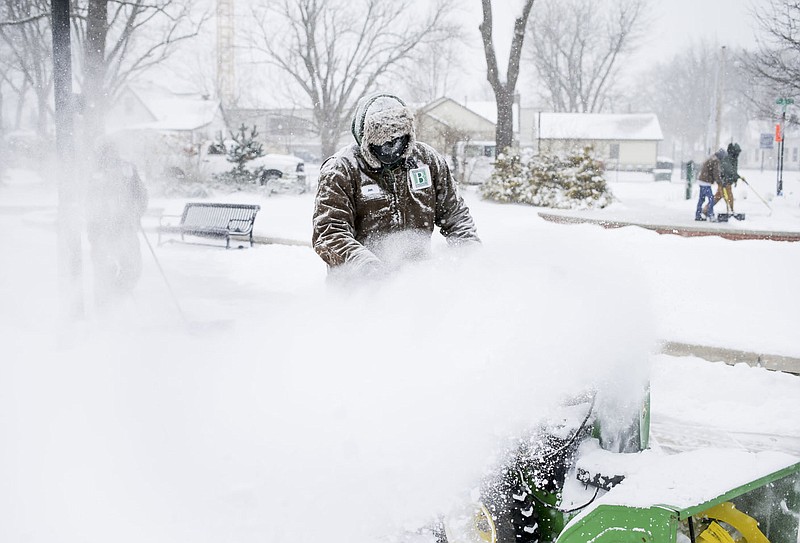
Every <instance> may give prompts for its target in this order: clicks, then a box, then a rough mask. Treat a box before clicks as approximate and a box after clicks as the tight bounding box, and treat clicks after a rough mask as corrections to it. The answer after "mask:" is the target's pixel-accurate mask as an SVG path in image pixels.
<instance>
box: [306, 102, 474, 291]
mask: <svg viewBox="0 0 800 543" xmlns="http://www.w3.org/2000/svg"><path fill="white" fill-rule="evenodd" d="M352 133H353V137H354V138H355V143H354V144H351V145H349V146H347V147H345V148H343V149H341V150H340V151H339V152H337V153H336V154H335V155H333V156H332V157H330V158H328V159H327V160H326V161H325V162H324V163H323V164H322V167H321V169H320V174H319V187H318V189H317V196H316V201H315V204H314V223H313V226H314V231H313V235H312V243H313V245H314V250H315V251H316V252H317V254H319V256H320V257H321V258H322V259H323V260H324V261H325V263H326V264H328V270H329V276H336V277H338V278H343V279H355V278H368V277H376V276H380V275H383V274H384V273H386V272H389V271H391V270H393V269H395V268H397V267H398V266H399V265H401V264H402V263H403V262H407V261H414V260H420V259H423V258H426V257H427V256H428V254H429V253H430V243H431V234H432V233H433V229H434V226H438V227H439V228H440V230H441V233H442V235H443V236H444V237H445V238H446V239H447V242H448V244H450V245H453V246H462V245H472V244H478V243H480V239H479V238H478V235H477V232H476V229H475V223H474V221H473V220H472V216H471V215H470V212H469V209H468V208H467V206H466V205H465V204H464V200H463V199H462V198H461V196H459V194H458V191H457V189H456V184H455V181H454V180H453V176H452V175H451V173H450V168H449V167H448V166H447V163H446V162H445V159H444V157H443V156H442V155H440V154H439V153H438V152H436V151H435V150H434V149H433V148H431V147H430V146H428V145H426V144H424V143H421V142H419V141H417V140H416V131H415V126H414V118H413V116H412V114H411V112H410V111H409V110H408V108H407V107H406V105H405V103H404V102H403V101H402V100H400V99H399V98H398V97H396V96H393V95H391V94H383V93H377V94H372V95H370V96H367V97H365V98H362V99H361V100H360V101H359V103H358V106H357V108H356V111H355V116H354V118H353V122H352Z"/></svg>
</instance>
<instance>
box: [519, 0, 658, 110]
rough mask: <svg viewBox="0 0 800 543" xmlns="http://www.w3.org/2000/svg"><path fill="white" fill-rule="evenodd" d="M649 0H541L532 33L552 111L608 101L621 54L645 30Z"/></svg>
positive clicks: (600, 105) (534, 53) (593, 106)
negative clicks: (644, 21)
mask: <svg viewBox="0 0 800 543" xmlns="http://www.w3.org/2000/svg"><path fill="white" fill-rule="evenodd" d="M647 3H648V0H621V1H620V2H618V3H616V2H615V3H613V4H612V5H609V4H608V3H603V2H598V1H597V0H542V6H541V9H540V10H537V12H536V15H534V21H533V25H532V26H531V27H530V30H529V33H530V35H531V38H532V44H531V48H530V49H531V52H532V55H531V56H532V60H533V65H534V66H535V68H536V73H537V75H538V79H539V81H540V82H541V84H542V85H543V87H544V93H543V98H544V99H545V100H546V102H547V103H548V104H549V105H550V107H551V108H552V109H553V111H567V112H582V113H594V112H599V111H602V110H604V109H608V108H609V107H610V97H611V93H612V89H613V86H614V80H615V76H616V75H617V71H618V69H619V67H620V60H621V59H622V58H623V57H624V55H625V54H626V53H627V52H629V51H630V50H631V48H632V46H633V44H634V43H635V39H636V38H637V37H638V35H639V34H640V33H641V32H640V31H639V30H638V28H641V27H642V26H643V25H642V19H643V18H644V15H645V12H646V8H647Z"/></svg>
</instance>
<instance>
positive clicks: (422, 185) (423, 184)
mask: <svg viewBox="0 0 800 543" xmlns="http://www.w3.org/2000/svg"><path fill="white" fill-rule="evenodd" d="M408 178H409V181H411V190H422V189H427V188H429V187H432V186H433V181H432V180H431V169H430V168H429V167H428V166H427V165H425V166H423V167H421V168H414V169H413V170H409V172H408Z"/></svg>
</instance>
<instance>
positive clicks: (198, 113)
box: [106, 86, 226, 145]
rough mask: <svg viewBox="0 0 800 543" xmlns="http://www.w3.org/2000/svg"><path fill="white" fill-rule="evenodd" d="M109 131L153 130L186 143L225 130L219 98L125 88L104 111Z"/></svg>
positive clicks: (195, 142)
mask: <svg viewBox="0 0 800 543" xmlns="http://www.w3.org/2000/svg"><path fill="white" fill-rule="evenodd" d="M106 125H107V126H106V127H107V129H108V131H109V132H112V133H113V132H121V131H125V132H130V131H134V132H139V133H156V134H159V135H162V136H166V137H170V138H173V139H175V140H180V141H182V142H185V143H186V144H189V145H196V144H199V143H200V142H203V141H206V140H209V139H214V138H215V137H217V134H218V133H220V132H221V131H222V132H224V131H225V129H226V123H225V119H224V116H223V112H222V108H221V107H220V102H219V100H216V99H211V98H209V97H207V96H201V95H198V94H172V93H167V92H162V91H155V90H148V91H144V90H138V89H135V88H133V87H130V86H129V87H126V88H125V89H123V91H122V92H121V93H120V96H119V98H118V99H117V100H116V101H115V102H114V104H112V106H111V108H110V109H109V112H108V114H107V122H106Z"/></svg>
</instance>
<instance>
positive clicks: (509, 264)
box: [0, 170, 800, 543]
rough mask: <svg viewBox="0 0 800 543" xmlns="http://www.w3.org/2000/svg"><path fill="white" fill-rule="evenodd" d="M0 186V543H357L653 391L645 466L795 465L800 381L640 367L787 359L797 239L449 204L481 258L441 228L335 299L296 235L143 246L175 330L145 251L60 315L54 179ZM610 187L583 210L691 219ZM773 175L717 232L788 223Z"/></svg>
mask: <svg viewBox="0 0 800 543" xmlns="http://www.w3.org/2000/svg"><path fill="white" fill-rule="evenodd" d="M743 173H744V174H745V175H746V177H747V178H748V181H750V182H751V183H752V184H753V186H754V187H755V188H756V190H758V191H759V193H760V194H761V195H762V196H764V197H765V198H767V197H768V195H769V183H770V177H769V176H768V175H767V173H766V172H765V174H763V175H759V174H758V173H757V172H743ZM772 176H773V177H772V181H773V183H774V174H772ZM3 181H4V182H3V183H2V184H0V259H2V260H0V261H1V262H2V264H0V301H2V305H0V336H2V337H0V435H1V436H3V445H2V447H0V511H3V513H2V514H0V541H31V542H40V541H41V542H50V541H56V540H58V541H66V542H72V541H76V542H78V541H81V542H100V541H103V542H106V541H115V542H125V541H148V542H162V541H163V542H181V543H183V542H192V543H194V542H222V541H236V542H249V541H270V542H283V541H286V542H290V541H320V540H324V541H331V542H336V541H349V542H360V541H365V542H366V541H374V540H375V538H376V537H379V536H385V535H386V534H387V533H390V532H391V531H392V530H394V529H399V527H403V526H408V525H413V524H414V523H421V522H424V520H425V519H427V518H430V516H431V515H432V514H436V513H438V512H440V511H442V510H443V509H445V508H447V507H448V506H450V505H452V503H453V501H454V500H457V499H461V498H463V496H464V493H465V492H468V491H469V489H470V488H473V487H474V485H475V483H476V481H477V480H478V478H479V477H480V474H481V473H482V470H484V469H485V468H486V467H487V465H488V464H489V463H490V462H491V459H492V457H493V455H494V454H496V453H497V449H498V447H499V446H501V445H502V444H503V443H504V440H505V439H506V438H508V436H511V435H514V434H515V433H516V432H518V431H519V430H520V429H521V428H525V427H527V426H529V425H530V424H533V423H535V422H536V421H537V420H539V418H540V417H542V416H544V415H546V414H547V413H548V411H549V410H550V407H551V406H553V405H555V404H557V403H558V402H559V401H560V400H561V399H562V398H563V397H564V396H565V395H568V394H571V393H574V392H575V391H576V390H580V389H581V388H583V387H587V386H596V387H601V388H603V389H605V390H609V391H611V392H616V393H618V394H619V395H621V396H624V395H625V394H627V393H628V392H629V391H632V390H636V388H637V387H638V386H640V385H641V384H642V383H644V382H646V381H647V380H648V379H649V381H650V382H651V386H652V407H653V432H654V437H655V439H656V441H657V442H658V441H659V440H661V441H663V443H664V446H665V448H669V449H687V448H696V447H707V446H709V445H712V446H720V447H723V448H730V449H742V448H744V449H747V450H772V449H775V450H781V451H784V452H789V453H792V454H794V455H796V456H800V378H798V377H795V376H791V375H787V374H780V373H773V372H768V371H766V370H763V369H758V368H751V367H747V366H743V365H740V366H734V367H731V366H726V365H724V364H712V363H708V362H705V361H702V360H699V359H695V358H675V357H669V356H665V355H661V354H658V345H659V342H660V341H664V340H671V341H684V342H690V343H698V344H704V345H711V346H723V347H729V348H735V349H742V350H749V351H757V352H763V353H770V354H781V355H786V356H794V357H800V340H798V336H797V330H798V325H799V324H800V319H799V318H798V311H797V308H798V307H800V282H798V278H797V270H800V246H798V244H793V243H787V242H766V241H728V240H724V239H720V238H715V237H708V238H681V237H678V236H660V235H658V234H655V233H654V232H651V231H648V230H644V229H641V228H636V227H630V228H622V229H618V230H603V229H601V228H599V227H596V226H592V225H574V226H565V225H558V224H553V223H549V222H546V221H544V220H542V219H540V218H539V217H538V215H537V213H536V211H537V210H536V209H533V208H530V207H524V206H515V205H498V204H494V203H490V202H485V201H481V200H480V199H479V198H478V196H477V195H476V194H475V193H474V192H471V191H467V192H465V198H466V199H467V201H468V203H469V205H470V208H471V209H472V211H473V214H474V216H475V220H476V223H477V224H478V229H479V234H480V235H481V236H482V238H483V240H484V247H483V248H482V249H481V250H479V251H476V252H472V253H467V254H459V253H453V252H451V251H449V250H448V249H447V248H446V247H445V245H444V243H443V242H442V241H441V240H440V239H438V238H437V239H436V240H435V249H436V251H435V257H434V258H433V259H432V260H431V261H428V262H423V263H419V264H415V265H410V266H408V267H407V268H406V269H404V270H402V271H401V272H400V273H398V274H397V275H396V276H394V277H391V278H389V279H388V280H387V281H386V282H384V283H381V284H369V285H365V286H364V288H361V289H358V290H356V291H351V292H344V291H341V290H338V289H335V288H330V287H328V286H326V283H325V273H326V272H325V267H324V265H323V264H322V262H321V260H320V259H319V258H318V257H317V256H316V255H315V254H314V252H313V250H312V249H311V248H310V247H308V246H302V245H298V246H288V245H259V246H256V247H254V248H253V249H245V250H230V251H225V250H224V248H220V247H219V246H218V245H217V246H214V245H188V244H179V243H174V244H173V243H170V244H165V245H162V246H160V247H155V251H156V254H157V257H158V259H159V262H160V263H161V265H162V266H163V269H164V271H165V272H166V275H167V277H168V280H169V283H170V285H171V287H172V289H173V291H174V294H175V297H176V301H177V303H178V304H180V306H181V308H182V311H183V312H184V313H185V315H186V316H187V318H188V320H189V325H188V326H187V325H185V324H184V323H183V322H182V321H181V318H180V315H179V313H178V311H177V309H176V307H175V302H174V301H173V300H172V298H171V296H170V293H169V291H168V289H167V286H166V284H165V282H164V280H163V278H162V277H161V276H160V274H159V271H158V268H157V267H156V265H155V262H154V260H153V258H152V257H151V256H150V255H149V253H148V251H147V247H146V246H144V245H143V252H144V255H143V256H144V263H145V268H144V275H143V278H142V280H141V282H140V284H139V286H138V288H137V291H136V295H135V297H134V298H133V299H132V300H129V301H128V302H127V303H126V304H125V305H124V306H122V307H121V308H120V309H119V311H116V312H114V313H111V314H104V315H99V314H96V313H95V312H94V311H93V310H91V305H89V315H88V318H87V319H86V320H85V321H83V322H79V323H73V324H69V325H64V324H63V323H60V322H59V319H58V311H57V308H58V288H57V284H58V282H57V278H56V261H55V255H56V232H55V223H54V219H55V204H56V196H55V187H54V186H52V185H50V186H48V185H44V184H42V183H41V182H39V181H38V178H36V177H35V176H33V175H32V174H31V173H30V172H22V171H19V170H15V171H9V172H6V176H5V178H4V180H3ZM611 183H612V184H611V187H612V190H613V191H614V193H615V194H616V195H617V197H618V198H619V200H620V201H619V203H616V204H614V205H612V206H611V207H610V208H608V209H606V210H602V211H599V212H596V213H597V216H605V215H607V216H616V217H619V218H621V219H623V220H644V219H645V218H654V215H655V214H656V213H657V214H658V216H657V217H655V218H656V219H658V220H657V221H653V222H659V223H663V221H666V220H667V219H668V218H669V219H670V220H672V221H675V222H676V223H681V224H683V223H684V222H685V224H689V223H690V222H691V224H695V223H694V221H692V218H693V213H694V199H693V200H691V201H687V200H685V199H682V198H683V197H682V191H683V185H681V184H680V183H678V182H675V183H653V182H645V181H644V180H641V179H622V180H620V181H615V180H614V179H611ZM784 183H785V191H786V196H784V197H783V198H780V199H772V201H771V205H772V207H773V213H772V214H771V215H770V214H768V210H767V208H766V206H764V205H763V204H762V203H761V202H760V201H758V200H757V199H754V198H753V197H752V196H748V197H747V198H746V199H745V198H744V196H743V195H741V194H739V192H737V211H740V212H745V213H747V221H746V222H745V223H731V224H729V225H723V224H719V225H715V227H719V228H726V227H730V228H741V227H744V226H747V227H750V226H752V227H753V228H760V229H774V230H792V231H800V176H798V174H797V172H786V174H785V177H784ZM773 187H774V184H773ZM741 190H742V187H741V184H740V187H739V189H738V191H741ZM773 192H774V188H773ZM218 199H220V200H227V201H247V202H250V203H259V204H260V205H261V206H262V210H261V212H260V214H259V217H258V219H257V221H256V233H257V235H262V236H266V237H275V238H284V239H294V240H300V241H304V240H305V241H308V239H309V238H310V231H311V216H310V214H311V208H312V205H313V196H312V195H301V196H279V197H273V198H265V197H260V196H258V195H249V194H243V193H238V194H236V195H229V196H220V197H219V198H218ZM183 203H184V201H183V200H161V199H158V198H154V199H153V200H152V202H151V206H152V207H153V208H154V209H164V210H166V211H170V212H174V211H180V209H181V208H182V205H183ZM682 221H683V222H682ZM154 222H155V219H154V218H153V217H149V218H148V219H147V221H146V226H148V227H151V226H153V225H154ZM150 240H151V241H152V242H153V243H155V236H154V235H152V232H151V237H150ZM212 243H213V242H212ZM84 260H85V269H86V270H87V271H88V270H89V269H90V266H89V265H88V257H87V258H85V259H84ZM90 284H91V282H90V277H88V273H87V277H86V278H85V286H86V292H87V302H90V296H89V293H90V288H89V287H90ZM220 321H223V322H222V323H220ZM657 444H658V443H657ZM723 458H724V457H723Z"/></svg>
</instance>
